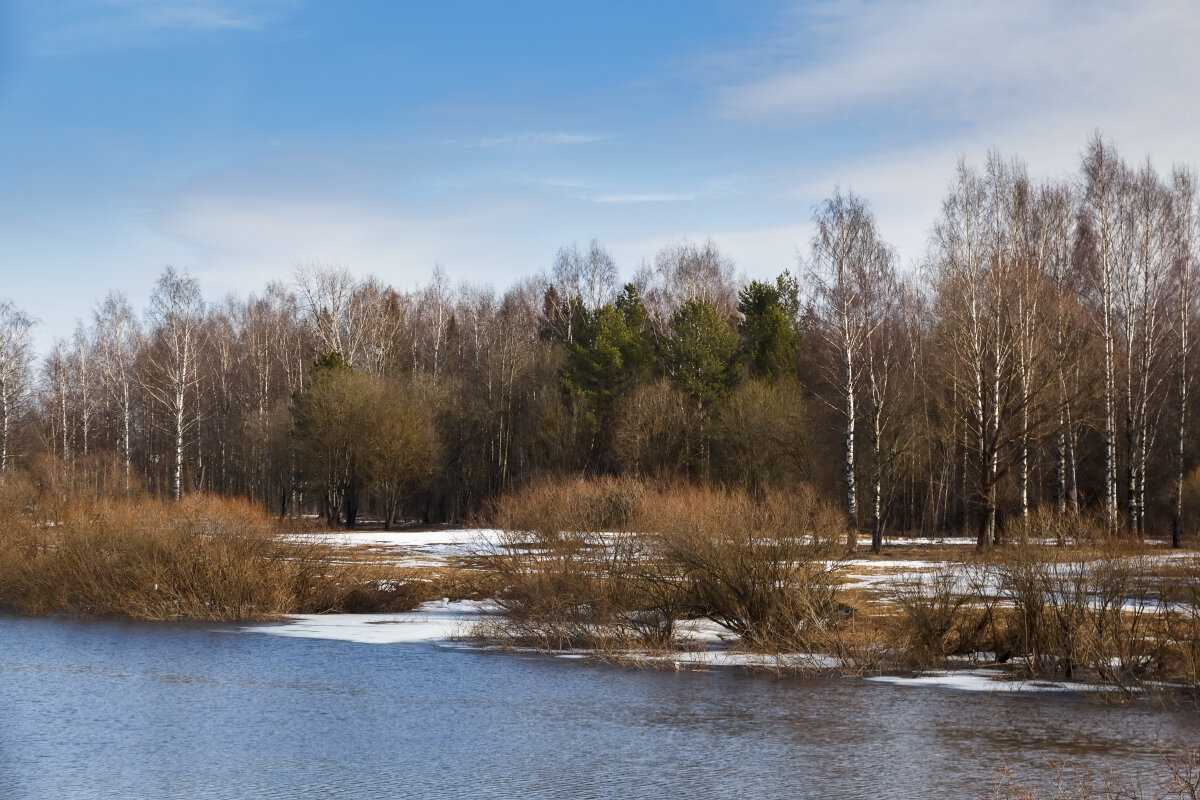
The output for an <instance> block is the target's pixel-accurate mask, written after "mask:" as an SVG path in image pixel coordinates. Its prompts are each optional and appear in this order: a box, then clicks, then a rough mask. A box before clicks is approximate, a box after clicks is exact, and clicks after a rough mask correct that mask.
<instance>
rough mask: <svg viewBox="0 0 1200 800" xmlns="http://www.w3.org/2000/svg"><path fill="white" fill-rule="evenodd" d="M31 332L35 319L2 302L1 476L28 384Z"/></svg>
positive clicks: (0, 306)
mask: <svg viewBox="0 0 1200 800" xmlns="http://www.w3.org/2000/svg"><path fill="white" fill-rule="evenodd" d="M31 328H33V319H32V318H30V317H29V316H28V315H27V314H25V312H23V311H21V310H19V309H18V308H17V307H16V306H14V305H13V304H12V303H11V302H9V301H8V300H0V475H3V474H5V473H6V472H7V471H8V465H9V460H10V459H11V458H12V435H13V432H14V428H15V426H16V420H17V417H18V415H19V414H20V411H21V401H22V399H23V397H24V393H25V390H26V387H27V384H28V380H29V366H30V360H31V358H32V355H31V349H30V333H29V332H30V329H31Z"/></svg>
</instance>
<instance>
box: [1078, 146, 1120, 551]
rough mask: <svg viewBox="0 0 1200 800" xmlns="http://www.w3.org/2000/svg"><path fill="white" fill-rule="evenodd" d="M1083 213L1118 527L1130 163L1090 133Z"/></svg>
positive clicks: (1107, 509)
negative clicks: (1120, 289)
mask: <svg viewBox="0 0 1200 800" xmlns="http://www.w3.org/2000/svg"><path fill="white" fill-rule="evenodd" d="M1082 171H1083V179H1084V187H1085V188H1084V204H1083V208H1082V217H1083V222H1084V224H1086V225H1088V226H1089V232H1090V234H1091V237H1092V240H1093V241H1094V245H1093V249H1094V251H1095V252H1094V253H1093V262H1094V264H1093V270H1092V274H1093V288H1094V290H1095V294H1096V298H1095V301H1096V304H1097V305H1099V307H1100V320H1099V322H1100V336H1101V340H1102V342H1103V346H1104V426H1103V433H1104V513H1105V519H1106V520H1107V522H1108V529H1109V532H1115V531H1116V529H1117V422H1116V414H1117V386H1116V381H1117V376H1116V341H1117V321H1116V319H1115V317H1116V313H1117V310H1116V305H1117V270H1118V263H1119V261H1120V258H1121V255H1120V252H1119V251H1120V250H1121V249H1122V248H1121V244H1122V242H1121V226H1120V224H1119V223H1120V220H1119V215H1120V197H1121V192H1122V190H1123V187H1124V185H1125V183H1126V182H1127V180H1128V177H1127V173H1128V168H1127V167H1126V166H1125V163H1124V162H1123V161H1122V160H1121V158H1120V156H1118V155H1117V153H1116V151H1115V150H1114V149H1113V147H1112V146H1111V145H1108V144H1107V143H1105V142H1104V140H1103V139H1101V138H1100V136H1098V135H1097V136H1094V137H1092V139H1091V141H1089V142H1088V148H1087V152H1086V153H1085V154H1084V157H1083V169H1082Z"/></svg>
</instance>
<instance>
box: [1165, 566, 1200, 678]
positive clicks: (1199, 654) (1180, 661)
mask: <svg viewBox="0 0 1200 800" xmlns="http://www.w3.org/2000/svg"><path fill="white" fill-rule="evenodd" d="M1161 581H1162V582H1161V584H1160V585H1161V592H1162V600H1163V606H1162V613H1161V614H1160V615H1159V616H1158V620H1157V621H1158V627H1157V629H1156V630H1155V634H1154V635H1155V639H1156V640H1157V641H1158V642H1160V644H1161V647H1160V649H1159V658H1160V664H1161V668H1162V671H1163V672H1164V674H1165V675H1166V676H1167V677H1168V678H1170V679H1173V680H1175V681H1179V682H1181V683H1183V684H1185V685H1186V686H1187V687H1188V688H1189V689H1191V690H1192V691H1193V692H1200V559H1196V558H1191V559H1186V560H1183V561H1181V562H1177V563H1175V564H1173V565H1171V566H1170V567H1168V568H1167V569H1165V570H1163V575H1162V576H1161Z"/></svg>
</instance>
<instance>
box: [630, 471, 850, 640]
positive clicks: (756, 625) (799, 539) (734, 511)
mask: <svg viewBox="0 0 1200 800" xmlns="http://www.w3.org/2000/svg"><path fill="white" fill-rule="evenodd" d="M641 522H642V525H643V530H645V531H647V532H648V534H649V535H651V536H652V537H653V538H654V539H655V540H656V541H657V542H658V543H659V547H660V549H661V551H662V554H663V557H664V558H665V559H666V560H667V561H668V562H669V563H671V564H673V565H675V566H676V567H677V569H678V571H679V573H680V575H681V576H682V578H683V580H684V581H685V584H686V586H687V589H688V594H689V596H690V601H691V603H693V604H694V606H695V613H697V614H698V615H703V616H708V617H711V618H712V619H713V620H715V621H716V622H718V623H720V624H721V625H722V626H724V627H725V628H728V629H729V630H730V631H732V632H733V633H736V634H737V635H738V636H740V637H741V639H742V642H743V643H744V644H745V645H747V646H749V647H751V648H754V649H760V650H764V651H768V652H780V651H783V650H793V649H804V650H808V649H815V648H826V647H828V646H829V644H830V642H831V638H832V637H831V634H832V632H833V631H834V630H835V629H836V628H837V627H838V626H839V624H840V623H841V622H843V621H844V620H845V619H846V617H847V615H848V611H849V608H848V606H845V605H844V604H842V603H840V602H839V597H838V580H837V572H838V570H839V566H838V557H839V556H840V554H841V552H840V549H839V547H838V545H837V542H839V541H840V538H841V530H842V527H841V521H840V515H839V514H837V513H836V512H835V511H834V510H833V509H831V508H830V507H829V506H827V505H826V504H825V503H823V502H822V501H820V500H819V499H818V498H817V497H816V496H815V494H814V493H813V492H812V491H811V490H809V489H807V488H806V487H802V488H800V489H799V490H796V491H793V492H786V493H785V492H778V491H776V492H767V493H765V495H764V496H763V497H762V499H755V498H753V497H751V496H749V495H747V494H745V493H742V492H728V491H721V490H716V489H700V488H691V489H681V490H677V491H674V492H671V493H669V494H658V495H656V496H655V497H653V498H652V499H649V500H648V501H647V502H646V503H645V505H644V509H643V516H642V519H641Z"/></svg>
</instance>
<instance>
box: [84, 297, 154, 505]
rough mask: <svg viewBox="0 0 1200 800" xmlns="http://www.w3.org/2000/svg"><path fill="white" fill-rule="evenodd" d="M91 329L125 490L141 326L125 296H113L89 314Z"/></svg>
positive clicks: (130, 453) (131, 453)
mask: <svg viewBox="0 0 1200 800" xmlns="http://www.w3.org/2000/svg"><path fill="white" fill-rule="evenodd" d="M92 328H93V331H94V337H95V339H96V349H97V360H98V362H99V370H100V381H101V385H102V387H103V391H104V394H105V396H106V398H107V400H108V402H110V403H111V404H112V405H113V406H114V407H115V408H116V413H117V420H118V422H117V429H118V441H119V447H120V451H121V458H122V460H123V461H124V463H125V488H126V490H128V489H129V485H130V484H129V481H130V476H129V473H130V468H131V464H132V461H133V414H134V406H133V404H134V391H135V389H136V386H135V382H136V372H135V366H134V365H135V361H136V359H137V354H138V351H139V350H140V349H141V346H142V340H141V339H142V337H141V326H140V325H139V324H138V320H137V317H136V316H135V315H134V312H133V309H132V308H131V307H130V306H129V302H128V301H127V300H126V299H125V296H124V295H122V294H121V293H120V292H113V293H111V294H109V295H108V297H106V298H105V299H104V301H103V302H102V303H101V304H100V306H99V307H98V308H96V309H95V310H94V311H93V312H92Z"/></svg>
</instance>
